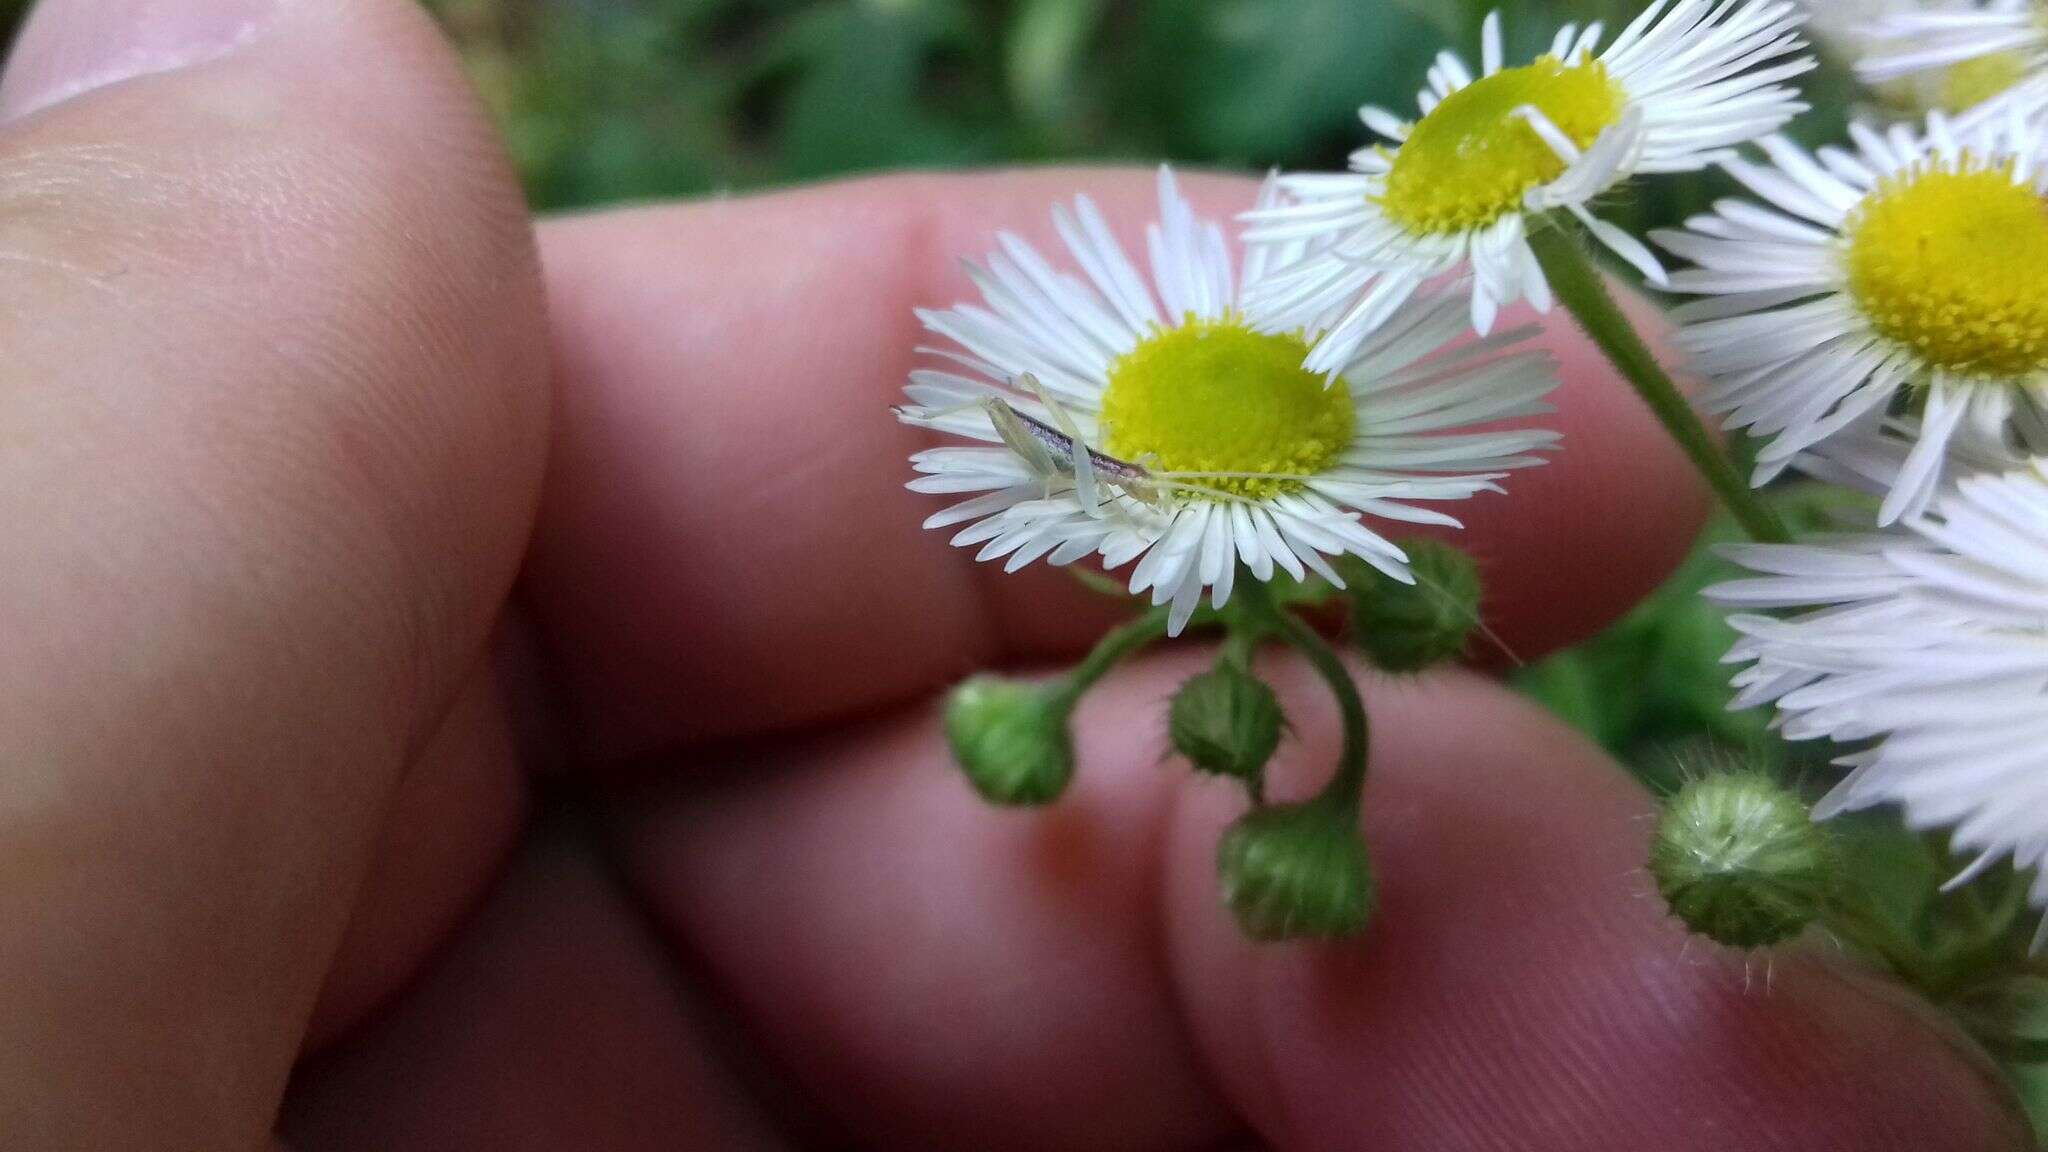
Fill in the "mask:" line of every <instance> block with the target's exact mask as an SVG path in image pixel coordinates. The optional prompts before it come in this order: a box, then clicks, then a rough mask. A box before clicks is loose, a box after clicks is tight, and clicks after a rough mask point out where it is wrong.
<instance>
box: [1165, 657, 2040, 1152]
mask: <svg viewBox="0 0 2048 1152" xmlns="http://www.w3.org/2000/svg"><path fill="white" fill-rule="evenodd" d="M1371 700H1372V703H1373V720H1374V732H1375V736H1376V744H1375V755H1374V761H1373V771H1374V776H1373V779H1372V781H1371V783H1370V785H1369V786H1368V789H1367V796H1366V818H1365V826H1366V829H1367V832H1368V840H1369V843H1370V844H1371V847H1372V851H1373V858H1374V862H1375V868H1376V873H1377V875H1378V876H1379V878H1380V885H1381V887H1380V896H1381V900H1380V906H1379V909H1378V911H1377V913H1376V915H1375V918H1374V922H1373V924H1372V925H1371V927H1370V928H1369V929H1368V930H1367V933H1366V934H1365V936H1364V937H1363V938H1361V939H1360V940H1359V941H1358V942H1357V943H1356V944H1352V945H1344V946H1337V947H1318V946H1308V945H1283V946H1269V945H1257V944H1251V943H1247V942H1246V941H1245V940H1244V939H1243V938H1242V937H1241V935H1240V934H1239V933H1238V932H1237V930H1236V928H1235V925H1234V924H1233V923H1232V922H1231V921H1230V919H1229V917H1228V915H1227V914H1226V913H1224V912H1223V911H1222V910H1221V909H1220V908H1219V907H1218V906H1217V902H1216V898H1215V893H1214V878H1213V864H1212V860H1213V850H1214V849H1213V846H1214V843H1215V837H1216V835H1217V833H1218V830H1219V828H1220V827H1221V825H1222V823H1223V822H1224V821H1225V820H1227V819H1228V818H1229V816H1230V806H1229V805H1224V804H1200V803H1198V804H1191V805H1189V806H1188V807H1187V808H1185V809H1184V810H1183V812H1182V814H1181V818H1180V820H1179V821H1178V823H1177V825H1176V827H1175V829H1174V831H1173V833H1172V836H1173V844H1172V847H1171V848H1170V849H1169V852H1170V856H1169V865H1168V876H1169V893H1168V900H1169V904H1170V909H1171V911H1170V913H1169V930H1168V931H1169V940H1170V941H1171V943H1172V948H1171V952H1170V954H1171V955H1172V956H1173V957H1174V959H1175V962H1176V964H1175V975H1176V979H1177V980H1178V982H1179V988H1180V999H1181V1002H1182V1003H1184V1004H1186V1005H1187V1006H1188V1016H1189V1019H1190V1021H1191V1027H1192V1029H1193V1032H1194V1034H1195V1037H1196V1043H1197V1045H1198V1047H1200V1048H1201V1050H1202V1051H1203V1052H1204V1054H1205V1056H1206V1058H1207V1060H1208V1063H1209V1066H1210V1067H1211V1068H1212V1069H1213V1070H1214V1071H1215V1073H1216V1075H1217V1078H1218V1081H1219V1085H1220V1089H1221V1091H1222V1092H1223V1093H1224V1095H1225V1097H1226V1098H1227V1099H1229V1100H1230V1101H1231V1103H1232V1104H1233V1106H1234V1107H1236V1108H1237V1109H1238V1111H1239V1112H1240V1113H1241V1114H1242V1115H1244V1116H1246V1117H1247V1118H1248V1119H1249V1120H1250V1121H1251V1122H1252V1123H1253V1125H1254V1126H1255V1127H1256V1128H1258V1129H1259V1130H1260V1132H1261V1133H1262V1135H1264V1136H1265V1137H1266V1138H1267V1139H1268V1140H1269V1141H1270V1142H1272V1143H1273V1144H1274V1145H1276V1146H1279V1147H1285V1148H1288V1149H1290V1150H1295V1149H1300V1150H1304V1152H1307V1150H1314V1149H1339V1148H1341V1149H1350V1150H1369V1149H1379V1148H1386V1149H1404V1150H1417V1152H1426V1150H1430V1149H1443V1150H1445V1152H1451V1150H1454V1149H1465V1148H1474V1147H1494V1146H1500V1147H1514V1148H1516V1149H1518V1150H1522V1152H1545V1150H1549V1149H1557V1150H1559V1152H1566V1150H1569V1152H1601V1150H1606V1149H1613V1150H1615V1152H1623V1150H1631V1152H1632V1150H1635V1149H1643V1148H1655V1149H1658V1150H1659V1152H1689V1150H1694V1149H1697V1150H1699V1152H1710V1150H1712V1152H1721V1150H1725V1149H1728V1148H1743V1149H1757V1150H1759V1152H1763V1150H1775V1149H1785V1150H1788V1152H1789V1150H1792V1149H1798V1150H1801V1152H1811V1150H1814V1149H1843V1150H1845V1152H1846V1150H1851V1149H1854V1150H1857V1152H1881V1150H1891V1149H1898V1150H1901V1152H1903V1150H1906V1149H1919V1150H1925V1149H1954V1150H1956V1152H1962V1150H1964V1149H1990V1148H2005V1147H2014V1148H2017V1147H2025V1146H2027V1145H2026V1144H2025V1143H2024V1142H2023V1141H2024V1135H2023V1130H2022V1129H2021V1127H2020V1126H2019V1124H2018V1121H2017V1118H2016V1117H2015V1116H2014V1114H2013V1112H2012V1111H2011V1109H2010V1108H2009V1107H2008V1106H2007V1102H2006V1101H2005V1100H2003V1099H2001V1097H2000V1096H1999V1094H1998V1090H1997V1088H1996V1086H1995V1084H1994V1082H1993V1080H1992V1079H1991V1078H1990V1077H1988V1076H1987V1075H1986V1073H1985V1070H1984V1069H1983V1068H1982V1067H1981V1066H1980V1065H1977V1064H1973V1063H1972V1062H1971V1061H1970V1060H1968V1059H1965V1058H1964V1057H1963V1056H1961V1055H1960V1054H1959V1051H1960V1050H1959V1049H1958V1048H1957V1047H1956V1046H1955V1044H1954V1043H1953V1041H1952V1038H1951V1037H1950V1036H1948V1035H1947V1034H1945V1033H1944V1032H1942V1031H1941V1030H1940V1029H1938V1028H1936V1027H1933V1026H1931V1025H1930V1024H1929V1020H1930V1019H1931V1011H1930V1010H1928V1009H1926V1008H1925V1006H1913V1005H1910V1003H1909V1002H1908V1001H1907V1000H1906V999H1904V998H1903V997H1902V996H1900V995H1886V994H1883V992H1888V991H1889V989H1886V988H1885V986H1884V985H1882V984H1880V983H1878V982H1877V981H1875V980H1874V979H1873V978H1871V977H1866V976H1863V975H1861V974H1858V973H1851V972H1847V971H1845V970H1844V968H1843V967H1842V966H1841V964H1842V962H1841V958H1840V957H1831V956H1825V955H1821V954H1818V953H1817V952H1815V951H1813V950H1810V949H1809V950H1798V949H1794V950H1788V951H1786V952H1783V953H1780V954H1776V955H1772V956H1756V957H1743V956H1739V955H1735V954H1731V953H1726V952H1721V951H1717V950H1715V949H1712V948H1710V947H1706V946H1703V945H1691V944H1688V942H1687V939H1686V937H1685V935H1684V933H1683V931H1682V930H1681V929H1680V928H1679V927H1678V926H1677V925H1675V924H1674V923H1673V922H1671V921H1669V919H1668V918H1667V917H1666V916H1665V915H1664V913H1663V909H1662V905H1661V903H1660V902H1659V901H1658V900H1657V899H1656V897H1655V893H1654V891H1653V890H1652V889H1651V888H1650V886H1649V883H1648V881H1647V878H1646V877H1645V876H1644V874H1643V873H1642V870H1641V862H1642V858H1643V852H1644V842H1645V840H1646V838H1647V834H1648V823H1647V819H1646V818H1647V815H1648V813H1649V812H1650V811H1651V808H1650V805H1649V802H1648V800H1647V798H1646V797H1645V796H1644V795H1643V793H1642V792H1641V790H1640V789H1639V788H1637V787H1636V786H1635V785H1634V784H1633V783H1632V782H1630V781H1629V780H1628V779H1627V778H1626V777H1624V776H1623V775H1622V774H1621V772H1620V771H1619V770H1618V769H1617V768H1616V767H1615V766H1614V765H1612V763H1611V762H1609V761H1607V760H1606V759H1605V757H1603V756H1602V755H1601V754H1600V753H1599V752H1598V751H1597V750H1596V749H1593V748H1591V747H1590V746H1588V745H1587V744H1586V743H1585V742H1584V741H1583V740H1581V739H1580V738H1579V737H1577V736H1576V735H1574V734H1572V733H1570V732H1568V731H1566V730H1565V729H1563V728H1562V726H1560V725H1558V724H1557V723H1556V722H1554V721H1553V720H1551V719H1549V718H1548V717H1546V716H1544V715H1542V714H1541V713H1540V712H1538V711H1536V710H1535V709H1534V708H1533V707H1532V706H1529V705H1527V704H1524V703H1522V702H1520V701H1516V700H1513V699H1512V698H1511V697H1509V696H1508V695H1507V694H1506V692H1505V690H1503V689H1500V688H1498V687H1495V686H1492V685H1488V684H1484V683H1481V682H1479V681H1476V680H1472V679H1469V678H1463V677H1454V678H1444V679H1440V680H1437V681H1433V682H1431V683H1430V684H1429V686H1428V688H1427V690H1424V691H1416V692H1412V693H1406V694H1396V693H1388V692H1385V691H1381V690H1377V689H1376V690H1375V691H1374V692H1373V694H1372V696H1371ZM1308 723H1309V724H1319V723H1321V720H1319V719H1310V720H1309V721H1308ZM1880 990H1882V991H1880Z"/></svg>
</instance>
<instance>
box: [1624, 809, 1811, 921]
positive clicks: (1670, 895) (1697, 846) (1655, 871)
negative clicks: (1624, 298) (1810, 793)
mask: <svg viewBox="0 0 2048 1152" xmlns="http://www.w3.org/2000/svg"><path fill="white" fill-rule="evenodd" d="M1834 873H1835V858H1834V852H1833V850H1832V847H1831V846H1830V844H1829V843H1828V838H1827V834H1826V833H1825V832H1823V831H1822V830H1821V829H1820V827H1819V826H1817V825H1816V824H1814V822H1813V816H1812V813H1810V812H1809V811H1808V810H1807V807H1806V805H1805V803H1804V802H1802V801H1801V800H1800V799H1799V797H1797V796H1796V795H1794V794H1793V793H1792V792H1791V790H1789V789H1787V788H1786V787H1785V786H1783V785H1781V784H1779V783H1778V782H1777V781H1775V780H1773V779H1771V778H1770V777H1769V776H1767V775H1765V774H1764V773H1762V772H1725V773H1718V774H1716V775H1712V776H1706V777H1703V778H1701V779H1697V780H1693V781H1691V782H1689V783H1687V784H1686V785H1685V787H1683V788H1681V789H1679V792H1678V795H1677V796H1674V797H1672V799H1671V802H1670V804H1669V805H1667V806H1666V808H1665V810H1664V816H1663V819H1662V820H1660V821H1659V822H1658V824H1657V835H1656V839H1655V840H1653V841H1651V844H1650V874H1651V875H1652V876H1655V877H1656V879H1657V890H1658V891H1659V892H1661V893H1663V894H1664V901H1665V903H1666V904H1667V905H1669V906H1670V908H1671V914H1672V915H1673V916H1676V917H1678V918H1679V919H1680V920H1683V921H1684V922H1685V924H1686V927H1688V928H1691V929H1692V930H1693V931H1694V932H1697V933H1699V934H1700V935H1702V936H1705V937H1707V938H1709V939H1711V940H1715V941H1718V942H1719V943H1722V944H1726V945H1728V946H1729V947H1732V948H1764V947H1768V946H1770V945H1772V944H1778V943H1781V942H1783V941H1785V940H1789V939H1791V938H1792V937H1793V936H1796V935H1798V934H1799V931H1800V929H1802V928H1804V927H1806V925H1807V924H1808V923H1810V922H1811V921H1812V920H1813V918H1814V917H1815V916H1817V915H1819V913H1820V906H1821V902H1822V900H1824V899H1825V898H1826V896H1827V892H1828V888H1829V886H1830V885H1831V884H1832V883H1833V881H1834Z"/></svg>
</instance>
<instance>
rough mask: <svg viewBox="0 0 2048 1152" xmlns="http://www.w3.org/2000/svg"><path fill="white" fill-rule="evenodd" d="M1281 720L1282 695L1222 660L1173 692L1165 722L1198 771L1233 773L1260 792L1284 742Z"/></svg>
mask: <svg viewBox="0 0 2048 1152" xmlns="http://www.w3.org/2000/svg"><path fill="white" fill-rule="evenodd" d="M1282 722H1283V717H1282V716H1281V714H1280V701H1279V699H1278V698H1277V697H1275V696H1274V695H1273V690H1272V689H1271V688H1269V687H1267V686H1266V683H1265V682H1264V681H1262V680H1260V679H1259V678H1257V677H1256V676H1253V675H1251V674H1250V673H1248V672H1245V671H1243V670H1241V669H1239V668H1238V667H1236V666H1235V665H1232V664H1220V665H1218V666H1217V667H1216V668H1214V669H1212V670H1210V671H1208V672H1204V673H1202V674H1201V675H1199V676H1195V677H1193V678H1191V679H1189V680H1188V681H1187V683H1185V684H1182V685H1181V686H1180V691H1178V692H1176V693H1174V694H1173V705H1172V707H1171V708H1170V709H1168V712H1167V722H1166V728H1167V733H1168V734H1169V735H1170V736H1171V737H1172V738H1173V747H1174V750H1175V751H1177V752H1179V753H1180V754H1181V755H1183V756H1185V757H1187V758H1188V760H1189V762H1190V763H1192V764H1193V765H1194V766H1195V768H1196V769H1197V770H1198V771H1202V772H1208V773H1212V774H1214V775H1217V776H1234V777H1236V778H1237V779H1239V780H1242V781H1244V782H1245V784H1246V786H1247V787H1249V788H1250V789H1251V790H1252V794H1253V795H1254V796H1256V795H1258V794H1259V793H1260V791H1261V790H1262V789H1263V788H1264V786H1265V779H1266V761H1267V760H1270V759H1272V756H1273V749H1275V748H1277V747H1279V746H1280V725H1281V723H1282Z"/></svg>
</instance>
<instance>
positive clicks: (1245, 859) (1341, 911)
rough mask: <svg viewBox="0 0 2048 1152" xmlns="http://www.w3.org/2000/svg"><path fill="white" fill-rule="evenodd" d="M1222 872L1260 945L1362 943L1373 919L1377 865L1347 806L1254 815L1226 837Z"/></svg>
mask: <svg viewBox="0 0 2048 1152" xmlns="http://www.w3.org/2000/svg"><path fill="white" fill-rule="evenodd" d="M1216 868H1217V871H1218V873H1219V874H1220V875H1221V877H1222V881H1223V902H1224V904H1225V905H1227V906H1228V907H1229V908H1230V910H1231V911H1232V912H1233V913H1235V914H1236V916H1237V922H1238V925H1239V926H1240V927H1242V928H1243V929H1244V932H1245V935H1247V936H1250V937H1252V938H1253V939H1256V940H1292V939H1303V938H1334V937H1343V936H1354V935H1356V934H1358V932H1359V931H1361V930H1362V929H1364V927H1365V924H1366V921H1367V920H1368V919H1370V918H1371V916H1372V909H1373V900H1374V890H1373V880H1372V865H1371V862H1370V861H1369V860H1367V858H1366V853H1365V841H1364V840H1363V839H1362V838H1361V837H1360V835H1359V832H1358V818H1357V816H1356V815H1355V814H1354V813H1353V812H1351V811H1350V809H1349V808H1348V807H1347V806H1345V805H1342V804H1336V803H1331V802H1329V801H1326V800H1320V799H1318V800H1311V801H1309V802H1308V803H1306V804H1284V805H1275V806H1273V807H1269V808H1254V809H1253V810H1252V811H1250V812H1248V813H1246V814H1245V815H1244V816H1243V817H1241V818H1239V820H1238V821H1237V823H1235V824H1232V825H1231V826H1230V828H1229V829H1228V830H1227V831H1225V832H1224V834H1223V840H1222V843H1220V844H1219V845H1218V846H1217V851H1216Z"/></svg>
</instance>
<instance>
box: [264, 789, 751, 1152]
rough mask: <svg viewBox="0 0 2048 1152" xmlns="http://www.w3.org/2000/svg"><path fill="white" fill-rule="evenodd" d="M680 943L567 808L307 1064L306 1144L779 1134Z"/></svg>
mask: <svg viewBox="0 0 2048 1152" xmlns="http://www.w3.org/2000/svg"><path fill="white" fill-rule="evenodd" d="M713 1030H714V1025H713V1021H712V1019H711V1017H710V1016H709V1015H708V1013H707V1012H706V1010H705V1007H704V1006H703V1005H701V1004H699V1003H697V1002H695V999H694V998H693V997H692V996H691V995H690V994H688V993H687V992H686V991H685V990H684V989H683V988H682V987H681V986H680V984H679V982H678V980H677V976H676V973H675V971H674V970H673V967H672V956H671V954H670V952H669V950H668V949H667V948H666V946H665V945H664V944H663V943H662V942H661V941H660V940H659V939H657V938H655V937H654V936H653V935H652V934H651V933H650V932H649V931H648V929H647V927H646V924H645V920H644V917H643V916H642V914H641V913H640V912H639V910H638V909H636V908H634V907H633V906H632V905H631V904H630V903H628V902H627V901H626V900H625V899H624V897H623V894H622V893H620V892H619V891H618V889H617V888H616V886H615V885H614V884H613V882H612V881H611V879H610V878H609V877H608V876H607V875H606V874H605V870H604V869H603V867H602V866H601V865H599V864H598V863H597V861H596V860H595V859H594V858H593V857H592V855H591V851H590V847H589V845H588V843H587V840H586V839H585V837H583V836H582V835H579V834H578V833H577V832H576V831H575V830H574V829H573V828H571V827H568V826H566V825H565V824H564V822H562V821H560V820H557V821H555V822H554V823H553V824H552V825H550V826H548V827H545V828H543V829H542V830H541V831H540V833H539V834H538V835H537V836H535V837H534V838H532V839H530V840H529V841H528V843H527V844H526V846H525V847H523V848H522V849H521V850H520V853H519V855H518V857H517V858H516V860H515V861H514V863H513V864H512V866H511V867H510V868H509V870H508V872H507V874H506V876H505V878H504V881H503V882H502V883H501V884H499V885H498V886H497V887H496V888H495V889H494V890H493V891H492V894H491V897H490V899H489V901H488V903H487V904H486V905H485V906H484V907H483V909H482V910H481V911H480V912H479V913H478V914H477V916H476V917H475V918H474V919H473V920H472V921H470V922H469V923H468V924H467V925H465V927H464V928H463V930H462V932H461V934H460V935H459V936H458V937H457V938H456V939H455V940H454V941H453V942H452V943H451V945H450V946H449V948H448V950H447V951H446V953H445V954H443V955H442V956H440V957H439V958H437V960H436V961H435V963H434V965H433V966H432V967H431V968H430V969H429V970H428V971H427V973H426V974H425V975H424V976H422V978H421V980H420V983H419V984H418V985H417V986H415V987H413V988H410V989H408V991H407V993H406V995H405V996H404V997H403V998H402V999H401V1000H399V1001H398V1002H397V1003H396V1004H395V1005H394V1006H393V1008H392V1010H391V1011H390V1012H389V1013H387V1014H385V1015H384V1016H382V1017H380V1018H379V1019H378V1020H377V1021H376V1022H375V1023H373V1024H372V1025H370V1026H368V1027H367V1028H366V1029H365V1030H363V1031H362V1032H361V1033H359V1034H357V1035H355V1036H353V1037H351V1038H350V1039H349V1040H348V1041H347V1042H346V1043H344V1044H342V1045H341V1046H340V1047H338V1048H336V1049H335V1050H334V1051H332V1052H331V1053H329V1054H328V1055H327V1056H325V1057H323V1058H321V1059H319V1060H317V1061H315V1062H314V1063H312V1064H310V1065H309V1066H307V1067H305V1068H303V1069H301V1071H300V1073H299V1075H298V1077H297V1079H296V1080H295V1081H294V1083H293V1088H292V1093H291V1098H290V1100H289V1101H288V1102H287V1104H286V1107H285V1111H284V1118H283V1121H282V1129H283V1131H284V1133H285V1135H286V1137H287V1138H288V1139H289V1140H290V1141H291V1143H292V1146H293V1148H295V1149H297V1152H324V1150H327V1149H334V1150H336V1152H342V1150H349V1152H354V1150H359V1149H377V1150H378V1152H527V1150H531V1152H560V1150H563V1149H603V1150H604V1152H671V1150H674V1149H684V1148H703V1149H719V1150H721V1152H725V1150H731V1152H747V1150H750V1149H769V1148H777V1147H782V1146H783V1144H782V1142H781V1141H780V1140H779V1139H778V1138H777V1136H776V1135H775V1133H774V1130H773V1128H772V1127H771V1126H770V1124H769V1123H768V1120H767V1118H766V1117H764V1116H763V1115H761V1114H760V1112H759V1110H758V1109H757V1108H756V1106H755V1105H754V1104H753V1103H752V1102H751V1101H750V1100H749V1099H748V1098H747V1096H746V1093H745V1092H744V1090H743V1089H742V1088H741V1086H740V1085H739V1084H738V1083H737V1082H736V1081H735V1080H734V1079H733V1078H732V1077H731V1075H730V1074H729V1073H728V1072H727V1071H726V1070H725V1069H724V1068H722V1067H720V1066H719V1064H718V1062H717V1058H716V1053H717V1051H718V1045H717V1044H716V1043H715V1042H714V1040H713V1039H712V1032H713Z"/></svg>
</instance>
